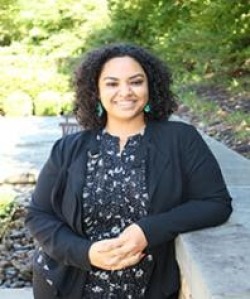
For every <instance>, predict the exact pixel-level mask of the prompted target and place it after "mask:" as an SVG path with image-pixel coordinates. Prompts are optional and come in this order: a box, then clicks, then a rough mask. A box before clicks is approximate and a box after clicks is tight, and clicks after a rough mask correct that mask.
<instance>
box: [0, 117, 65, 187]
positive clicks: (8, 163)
mask: <svg viewBox="0 0 250 299" xmlns="http://www.w3.org/2000/svg"><path fill="white" fill-rule="evenodd" d="M62 120H63V119H62V118H61V117H20V118H19V117H16V118H14V117H13V118H11V117H0V165H1V167H0V182H1V181H2V180H3V179H4V178H6V177H10V176H12V175H16V174H20V173H22V172H28V171H31V172H33V171H34V172H37V171H39V169H40V168H41V166H42V165H43V163H44V162H45V160H46V158H47V157H48V154H49V151H50V148H51V146H52V144H53V143H54V141H55V140H56V139H58V138H60V137H61V135H62V133H61V128H60V127H59V123H60V122H61V121H62Z"/></svg>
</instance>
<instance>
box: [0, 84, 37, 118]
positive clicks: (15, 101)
mask: <svg viewBox="0 0 250 299" xmlns="http://www.w3.org/2000/svg"><path fill="white" fill-rule="evenodd" d="M2 108H3V111H4V112H5V113H6V114H7V115H9V116H30V115H32V112H33V105H32V99H31V97H30V96H29V95H28V94H27V93H25V92H23V91H20V90H17V91H14V92H13V93H10V94H9V95H8V96H7V98H6V99H5V100H4V101H3V107H2Z"/></svg>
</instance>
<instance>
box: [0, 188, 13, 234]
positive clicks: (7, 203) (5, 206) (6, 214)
mask: <svg viewBox="0 0 250 299" xmlns="http://www.w3.org/2000/svg"><path fill="white" fill-rule="evenodd" d="M14 208H15V194H14V192H11V191H8V190H0V239H1V237H2V236H3V234H4V232H5V230H6V229H7V227H8V224H9V222H10V220H11V217H12V214H13V211H14Z"/></svg>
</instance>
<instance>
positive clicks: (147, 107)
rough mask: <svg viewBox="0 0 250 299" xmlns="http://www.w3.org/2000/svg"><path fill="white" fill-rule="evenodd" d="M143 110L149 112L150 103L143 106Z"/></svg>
mask: <svg viewBox="0 0 250 299" xmlns="http://www.w3.org/2000/svg"><path fill="white" fill-rule="evenodd" d="M143 110H144V112H145V113H149V112H150V111H151V107H150V105H149V104H147V105H146V106H145V107H144V109H143Z"/></svg>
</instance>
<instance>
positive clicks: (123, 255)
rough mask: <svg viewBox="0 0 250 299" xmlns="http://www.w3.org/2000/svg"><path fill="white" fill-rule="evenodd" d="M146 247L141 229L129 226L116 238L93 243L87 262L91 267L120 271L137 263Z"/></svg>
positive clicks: (134, 225)
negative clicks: (88, 261)
mask: <svg viewBox="0 0 250 299" xmlns="http://www.w3.org/2000/svg"><path fill="white" fill-rule="evenodd" d="M147 245H148V242H147V240H146V237H145V235H144V233H143V231H142V229H141V228H140V227H139V226H138V225H137V224H131V225H130V226H128V227H127V228H126V229H125V230H124V231H123V232H122V233H121V234H120V235H119V236H118V237H116V238H112V239H105V240H101V241H97V242H95V243H93V244H92V245H91V247H90V249H89V260H90V263H91V265H93V266H95V267H98V268H101V269H103V270H121V269H124V268H127V267H130V266H133V265H135V264H137V263H139V262H140V260H141V259H142V258H143V257H144V256H145V254H144V253H143V250H144V249H145V248H146V247H147Z"/></svg>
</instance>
